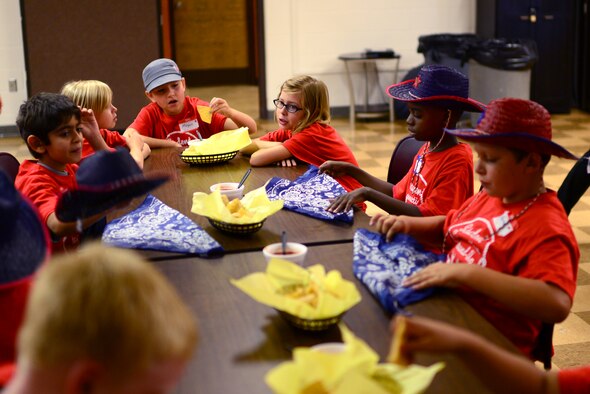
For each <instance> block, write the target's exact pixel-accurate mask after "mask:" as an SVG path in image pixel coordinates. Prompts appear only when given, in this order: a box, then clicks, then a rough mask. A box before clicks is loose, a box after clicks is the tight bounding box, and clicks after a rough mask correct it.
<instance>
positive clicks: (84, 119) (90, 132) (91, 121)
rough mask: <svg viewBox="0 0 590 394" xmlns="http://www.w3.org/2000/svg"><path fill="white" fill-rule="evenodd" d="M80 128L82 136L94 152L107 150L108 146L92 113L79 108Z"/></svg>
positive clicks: (89, 110)
mask: <svg viewBox="0 0 590 394" xmlns="http://www.w3.org/2000/svg"><path fill="white" fill-rule="evenodd" d="M80 128H81V129H82V136H84V138H85V139H86V140H87V141H88V143H89V144H90V146H92V148H93V149H94V150H95V151H97V152H98V151H99V150H108V149H109V146H108V145H107V143H106V141H105V140H104V139H103V138H102V135H101V134H100V130H99V128H98V123H97V122H96V118H95V116H94V111H92V110H91V109H87V108H80Z"/></svg>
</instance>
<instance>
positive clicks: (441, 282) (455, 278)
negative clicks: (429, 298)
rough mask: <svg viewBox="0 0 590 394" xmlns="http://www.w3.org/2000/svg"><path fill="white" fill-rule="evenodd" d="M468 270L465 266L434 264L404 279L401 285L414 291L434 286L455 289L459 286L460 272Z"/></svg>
mask: <svg viewBox="0 0 590 394" xmlns="http://www.w3.org/2000/svg"><path fill="white" fill-rule="evenodd" d="M468 268H469V267H468V266H467V265H466V264H450V263H434V264H431V265H429V266H428V267H426V268H424V269H422V270H420V271H418V272H416V273H415V274H414V275H412V276H410V277H409V278H406V279H405V280H404V281H403V283H402V285H404V286H406V287H411V288H412V289H415V290H420V289H426V288H429V287H434V286H443V287H457V286H459V285H460V284H461V283H460V281H459V278H460V276H461V274H462V272H463V271H464V270H465V269H468Z"/></svg>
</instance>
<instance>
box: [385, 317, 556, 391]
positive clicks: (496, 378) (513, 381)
mask: <svg viewBox="0 0 590 394" xmlns="http://www.w3.org/2000/svg"><path fill="white" fill-rule="evenodd" d="M402 319H405V324H406V329H405V335H404V336H403V338H402V344H401V349H402V353H404V354H405V355H406V356H408V357H409V358H410V359H412V356H413V354H414V353H416V352H434V353H443V352H452V353H453V354H456V355H457V356H458V357H459V358H460V359H461V360H462V361H463V363H464V364H465V365H466V366H467V367H468V368H470V369H471V370H472V371H473V372H474V373H475V374H476V375H477V376H478V377H479V378H480V379H481V381H482V382H484V383H485V384H486V385H487V386H488V387H489V388H490V389H491V391H492V392H495V393H524V394H526V393H531V394H532V393H558V392H559V390H558V382H557V374H556V373H555V372H549V373H547V372H545V371H543V370H541V369H539V368H537V367H536V366H535V365H534V364H533V363H531V362H530V360H527V359H525V358H524V357H522V356H520V355H516V354H512V353H509V352H507V351H506V350H503V349H500V348H499V347H497V346H494V345H493V344H491V343H489V342H487V341H486V340H484V339H483V338H481V337H479V336H477V335H475V334H473V333H471V332H469V331H466V330H462V329H460V328H457V327H453V326H451V325H449V324H445V323H441V322H437V321H434V320H430V319H426V318H422V317H418V316H415V317H411V318H405V317H401V316H397V317H396V318H395V319H394V320H393V321H392V328H393V329H394V330H395V328H396V326H398V325H399V324H400V322H401V320H402Z"/></svg>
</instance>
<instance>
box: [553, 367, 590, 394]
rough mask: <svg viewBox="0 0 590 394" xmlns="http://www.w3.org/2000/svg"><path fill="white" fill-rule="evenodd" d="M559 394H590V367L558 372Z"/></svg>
mask: <svg viewBox="0 0 590 394" xmlns="http://www.w3.org/2000/svg"><path fill="white" fill-rule="evenodd" d="M557 380H558V382H559V392H560V393H564V394H565V393H567V394H588V393H590V365H586V366H584V367H578V368H568V369H562V370H561V371H559V372H557Z"/></svg>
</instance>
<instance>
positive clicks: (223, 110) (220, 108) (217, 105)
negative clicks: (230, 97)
mask: <svg viewBox="0 0 590 394" xmlns="http://www.w3.org/2000/svg"><path fill="white" fill-rule="evenodd" d="M209 108H211V113H212V114H215V113H218V114H221V115H223V116H225V117H228V118H231V114H232V108H231V107H230V106H229V104H228V103H227V101H225V100H224V99H222V98H219V97H213V98H212V99H211V101H210V102H209Z"/></svg>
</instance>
